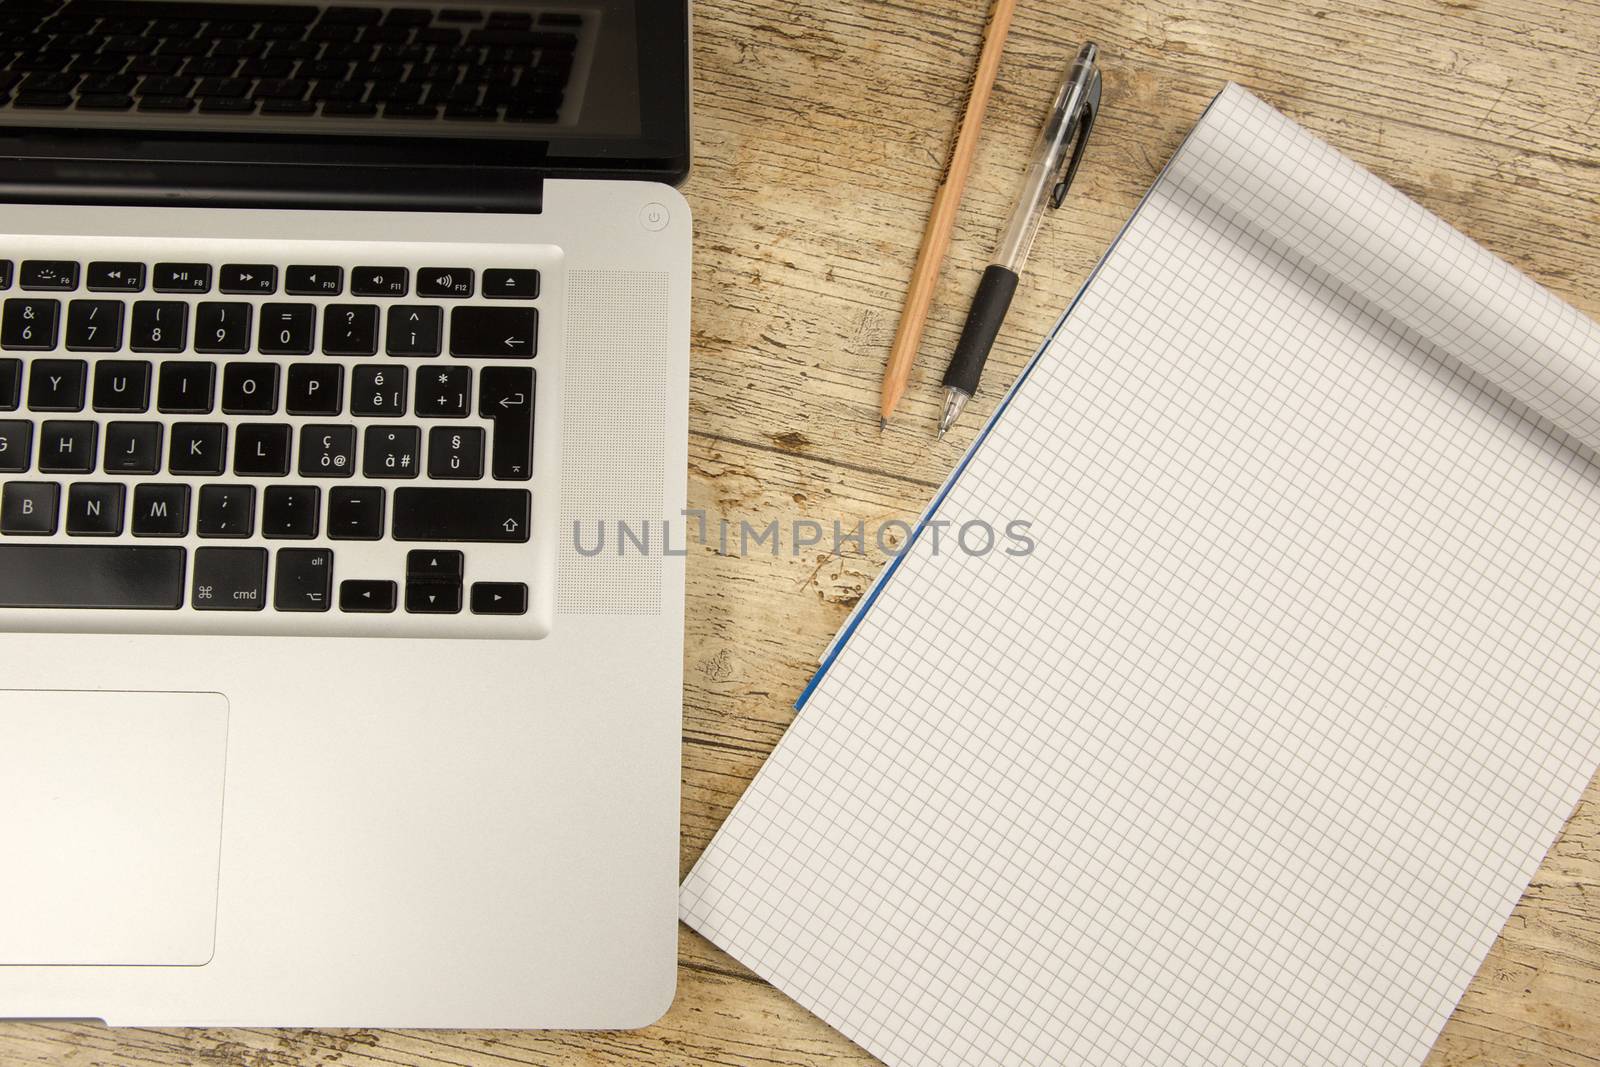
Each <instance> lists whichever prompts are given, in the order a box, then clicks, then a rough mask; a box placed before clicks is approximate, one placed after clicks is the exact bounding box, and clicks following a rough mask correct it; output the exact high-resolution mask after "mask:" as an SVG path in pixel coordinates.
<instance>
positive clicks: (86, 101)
mask: <svg viewBox="0 0 1600 1067" xmlns="http://www.w3.org/2000/svg"><path fill="white" fill-rule="evenodd" d="M78 107H80V108H83V109H84V110H88V111H129V110H131V109H132V108H133V97H131V96H128V95H126V94H124V93H84V94H83V95H82V96H80V97H78Z"/></svg>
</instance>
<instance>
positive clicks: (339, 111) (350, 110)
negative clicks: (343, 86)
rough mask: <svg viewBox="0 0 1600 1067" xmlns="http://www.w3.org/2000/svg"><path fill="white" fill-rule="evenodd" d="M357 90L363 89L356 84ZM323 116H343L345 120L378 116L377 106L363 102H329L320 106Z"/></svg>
mask: <svg viewBox="0 0 1600 1067" xmlns="http://www.w3.org/2000/svg"><path fill="white" fill-rule="evenodd" d="M356 87H357V88H364V86H361V85H360V83H359V82H358V83H356ZM322 113H323V114H324V115H343V116H345V117H347V118H363V119H365V118H372V117H374V116H376V115H377V114H378V105H377V104H369V103H367V102H366V101H364V100H329V101H328V102H327V103H325V104H323V105H322Z"/></svg>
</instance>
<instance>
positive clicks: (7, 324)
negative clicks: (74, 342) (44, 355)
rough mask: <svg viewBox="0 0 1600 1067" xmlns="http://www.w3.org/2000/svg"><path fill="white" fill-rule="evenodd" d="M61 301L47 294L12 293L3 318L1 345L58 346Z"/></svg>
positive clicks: (22, 347)
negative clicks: (52, 298) (43, 295)
mask: <svg viewBox="0 0 1600 1067" xmlns="http://www.w3.org/2000/svg"><path fill="white" fill-rule="evenodd" d="M60 322H61V301H59V300H51V299H48V298H44V297H12V298H11V299H10V300H7V301H6V305H5V315H4V318H3V320H0V348H10V349H14V350H16V351H19V352H48V351H49V350H50V349H52V348H54V347H55V346H56V332H57V329H58V327H59V325H60Z"/></svg>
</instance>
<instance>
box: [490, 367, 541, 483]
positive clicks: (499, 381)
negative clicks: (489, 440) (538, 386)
mask: <svg viewBox="0 0 1600 1067" xmlns="http://www.w3.org/2000/svg"><path fill="white" fill-rule="evenodd" d="M478 377H479V386H478V417H479V418H482V419H491V420H493V422H494V458H493V460H492V462H491V467H490V469H491V471H492V473H493V474H494V476H495V478H496V479H497V480H498V481H502V482H525V481H527V480H528V479H530V478H531V477H533V391H534V373H533V368H532V367H485V368H483V373H482V374H480V375H479V376H478Z"/></svg>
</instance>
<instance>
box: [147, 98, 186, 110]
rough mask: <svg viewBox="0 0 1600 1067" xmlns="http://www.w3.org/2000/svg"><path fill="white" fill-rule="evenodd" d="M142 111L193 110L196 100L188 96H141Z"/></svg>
mask: <svg viewBox="0 0 1600 1067" xmlns="http://www.w3.org/2000/svg"><path fill="white" fill-rule="evenodd" d="M139 110H140V111H193V110H194V101H193V100H190V99H189V98H188V97H187V96H141V97H139Z"/></svg>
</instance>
